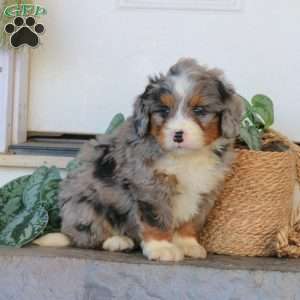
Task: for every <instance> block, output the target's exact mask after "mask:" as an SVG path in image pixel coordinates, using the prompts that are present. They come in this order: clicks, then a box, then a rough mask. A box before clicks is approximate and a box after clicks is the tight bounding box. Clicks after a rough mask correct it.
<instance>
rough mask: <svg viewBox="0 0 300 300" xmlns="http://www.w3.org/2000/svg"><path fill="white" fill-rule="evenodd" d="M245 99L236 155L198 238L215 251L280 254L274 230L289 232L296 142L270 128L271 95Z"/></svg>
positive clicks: (277, 232) (257, 254)
mask: <svg viewBox="0 0 300 300" xmlns="http://www.w3.org/2000/svg"><path fill="white" fill-rule="evenodd" d="M244 101H245V114H244V117H243V119H242V122H241V130H240V138H239V139H238V141H237V143H236V154H237V155H236V159H235V161H234V163H233V166H232V170H231V172H230V173H229V174H228V176H227V178H226V180H225V182H224V186H223V189H222V191H221V192H220V195H219V197H218V200H217V202H216V205H215V207H214V208H213V209H212V212H211V214H210V215H209V217H208V220H207V223H206V225H205V227H204V230H203V232H202V234H201V237H200V239H201V240H202V243H203V244H204V246H205V247H206V249H207V250H208V251H209V252H213V253H218V254H228V255H243V256H271V255H276V254H279V252H278V234H279V233H280V232H283V231H284V232H288V231H289V230H288V229H287V228H289V225H290V221H291V215H292V200H293V193H294V188H295V183H296V176H295V175H296V172H295V166H296V155H295V151H294V150H295V147H296V146H295V145H293V143H292V142H290V141H289V140H288V139H287V138H285V137H283V136H282V135H280V134H279V133H277V132H275V131H274V130H271V129H270V126H271V125H272V124H273V121H274V112H273V103H272V101H271V99H270V98H268V97H267V96H264V95H256V96H254V97H253V98H252V100H251V101H250V102H248V101H247V100H245V99H244ZM294 146H295V147H294Z"/></svg>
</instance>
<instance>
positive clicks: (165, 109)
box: [154, 106, 170, 117]
mask: <svg viewBox="0 0 300 300" xmlns="http://www.w3.org/2000/svg"><path fill="white" fill-rule="evenodd" d="M154 113H157V114H160V115H161V116H162V117H167V116H168V114H169V113H170V108H169V107H167V106H160V107H158V108H157V109H155V110H154Z"/></svg>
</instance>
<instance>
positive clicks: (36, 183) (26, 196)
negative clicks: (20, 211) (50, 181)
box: [23, 167, 49, 209]
mask: <svg viewBox="0 0 300 300" xmlns="http://www.w3.org/2000/svg"><path fill="white" fill-rule="evenodd" d="M48 173H49V169H48V168H47V167H40V168H38V169H37V170H36V171H35V172H34V173H33V174H32V175H31V177H30V179H29V181H28V183H27V185H26V187H25V189H24V193H23V204H24V206H25V207H26V208H27V209H33V208H34V207H36V206H41V203H40V191H41V188H42V185H43V183H44V181H45V179H46V177H47V175H48Z"/></svg>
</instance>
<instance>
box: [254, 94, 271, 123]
mask: <svg viewBox="0 0 300 300" xmlns="http://www.w3.org/2000/svg"><path fill="white" fill-rule="evenodd" d="M251 103H252V110H253V112H254V113H255V116H256V120H257V121H258V120H260V119H261V121H263V123H264V127H265V129H267V128H269V127H270V126H271V125H272V124H273V122H274V109H273V102H272V100H271V99H270V98H269V97H267V96H265V95H255V96H254V97H253V98H252V100H251Z"/></svg>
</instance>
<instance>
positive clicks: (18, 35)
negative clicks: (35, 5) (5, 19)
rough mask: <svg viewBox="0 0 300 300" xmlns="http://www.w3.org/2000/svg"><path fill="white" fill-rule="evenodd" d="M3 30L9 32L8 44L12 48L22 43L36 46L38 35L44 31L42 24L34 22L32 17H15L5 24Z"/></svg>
mask: <svg viewBox="0 0 300 300" xmlns="http://www.w3.org/2000/svg"><path fill="white" fill-rule="evenodd" d="M4 30H5V32H7V33H8V34H11V37H10V44H11V45H12V46H13V47H14V48H18V47H20V46H22V45H28V46H30V47H36V46H37V45H38V44H39V35H40V34H42V33H43V32H44V31H45V27H44V25H43V24H40V23H38V24H36V22H35V19H34V18H33V17H27V18H26V19H24V18H22V17H16V18H15V19H14V21H13V23H8V24H6V26H5V28H4Z"/></svg>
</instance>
